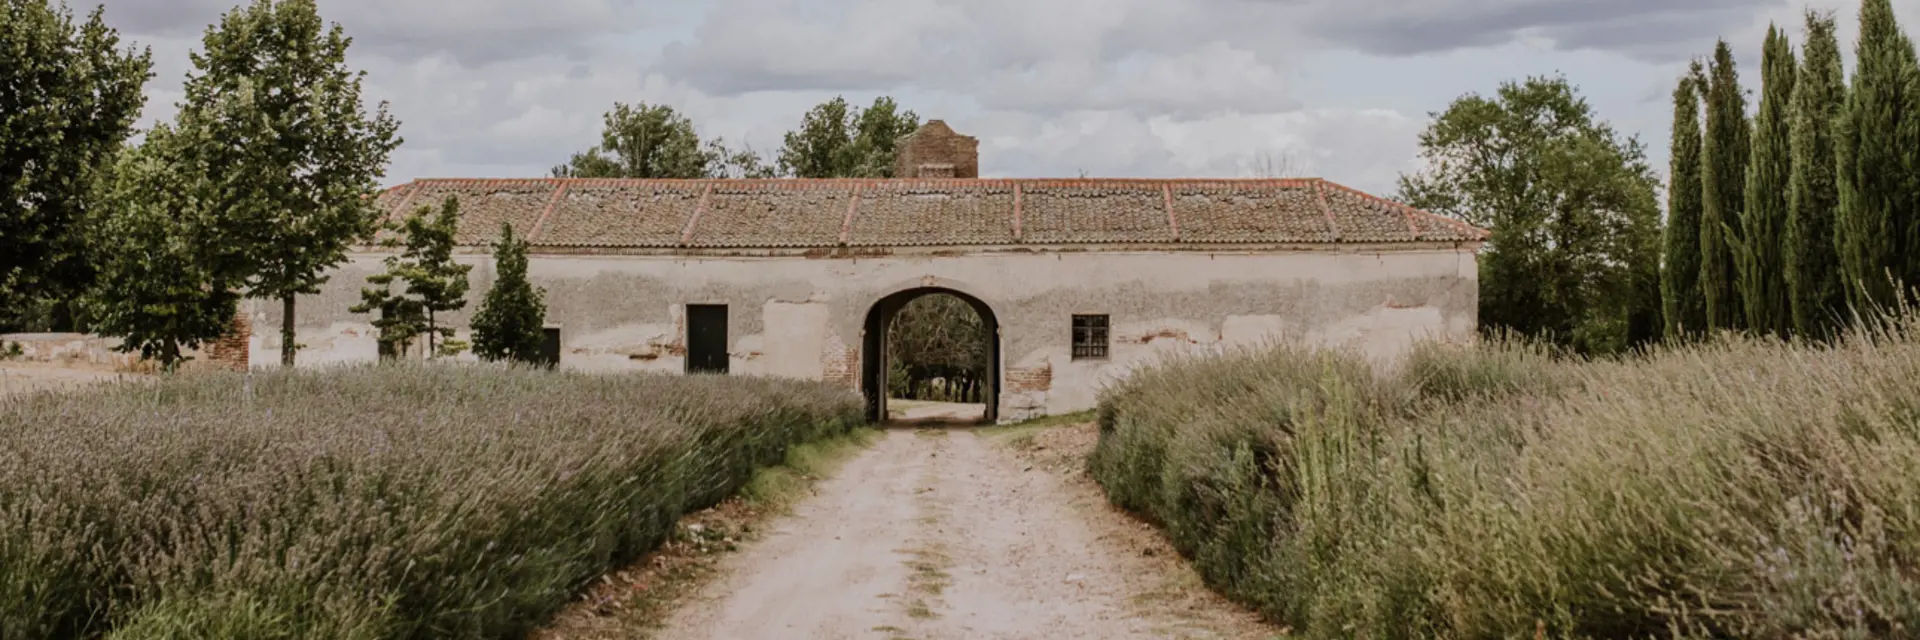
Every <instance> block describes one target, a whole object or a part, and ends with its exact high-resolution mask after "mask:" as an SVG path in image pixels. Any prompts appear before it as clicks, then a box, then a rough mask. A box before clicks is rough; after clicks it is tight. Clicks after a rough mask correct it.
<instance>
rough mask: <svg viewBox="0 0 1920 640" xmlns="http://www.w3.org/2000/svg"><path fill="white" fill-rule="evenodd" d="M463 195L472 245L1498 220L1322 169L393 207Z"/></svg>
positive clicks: (1468, 229)
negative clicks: (1424, 205) (511, 239)
mask: <svg viewBox="0 0 1920 640" xmlns="http://www.w3.org/2000/svg"><path fill="white" fill-rule="evenodd" d="M448 196H454V197H458V198H459V199H460V212H461V221H460V231H459V234H458V240H459V242H460V243H461V244H463V245H480V244H485V243H488V242H492V241H493V240H494V239H495V237H496V236H498V235H499V230H500V224H501V222H503V221H504V222H506V223H508V224H511V225H512V226H513V227H514V229H515V230H516V231H518V232H520V233H523V234H525V235H526V237H528V238H529V239H530V241H531V243H532V244H533V245H534V246H536V247H542V246H544V247H555V248H560V247H577V248H679V247H685V248H782V247H784V248H830V247H841V246H850V247H903V246H981V245H1019V244H1028V245H1098V244H1109V245H1113V244H1125V245H1137V244H1170V243H1177V244H1272V243H1285V244H1292V243H1369V244H1372V243H1397V242H1473V241H1481V240H1485V239H1486V236H1487V232H1486V231H1484V230H1481V229H1477V228H1474V227H1472V226H1470V225H1467V224H1465V223H1462V222H1459V221H1456V220H1453V219H1450V218H1445V217H1442V216H1439V215H1435V214H1432V213H1428V212H1425V211H1421V210H1418V209H1414V208H1412V207H1408V206H1406V205H1403V204H1399V203H1396V202H1393V201H1390V200H1386V199H1383V198H1379V197H1375V196H1372V195H1368V194H1366V193H1362V192H1360V191H1356V190H1354V189H1350V188H1347V187H1343V186H1340V185H1338V184H1334V183H1332V182H1327V181H1325V180H1320V179H1277V180H1267V179H1260V180H1129V179H1078V180H1030V179H1013V180H1003V179H985V180H978V179H905V180H852V179H849V180H799V179H775V180H593V179H525V180H420V181H417V182H412V183H409V184H404V185H400V186H397V187H394V188H392V189H388V190H387V191H385V192H382V193H381V194H380V195H379V198H378V199H377V202H378V206H379V207H380V208H381V209H382V210H383V211H384V212H386V214H387V215H389V216H392V215H397V214H399V213H402V212H411V211H413V210H415V209H418V208H419V207H422V206H438V205H439V203H440V202H441V201H442V200H443V199H445V198H446V197H448Z"/></svg>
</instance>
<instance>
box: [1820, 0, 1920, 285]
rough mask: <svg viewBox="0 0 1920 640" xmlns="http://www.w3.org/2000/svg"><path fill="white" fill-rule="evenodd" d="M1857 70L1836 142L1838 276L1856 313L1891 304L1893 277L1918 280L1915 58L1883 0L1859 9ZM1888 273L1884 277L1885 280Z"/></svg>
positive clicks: (1869, 0)
mask: <svg viewBox="0 0 1920 640" xmlns="http://www.w3.org/2000/svg"><path fill="white" fill-rule="evenodd" d="M1855 56H1856V58H1857V60H1858V69H1857V70H1856V71H1855V73H1854V76H1853V90H1852V91H1849V92H1848V93H1847V102H1846V107H1845V109H1844V110H1843V111H1842V114H1841V120H1840V126H1839V127H1838V134H1837V135H1836V136H1835V137H1836V139H1837V140H1838V142H1837V144H1836V145H1835V148H1836V151H1837V154H1836V155H1837V156H1838V158H1837V162H1836V164H1837V166H1838V169H1839V178H1840V179H1839V185H1840V189H1839V191H1840V216H1839V221H1838V228H1839V233H1838V234H1837V236H1838V239H1839V240H1838V242H1839V247H1838V249H1839V253H1840V268H1841V275H1842V277H1843V278H1844V280H1845V284H1846V288H1847V299H1848V301H1849V302H1850V303H1851V304H1852V305H1853V306H1854V309H1855V311H1857V312H1863V313H1864V312H1871V311H1874V310H1876V309H1885V308H1890V307H1892V306H1894V305H1895V304H1897V297H1896V294H1897V291H1898V290H1897V289H1896V288H1895V286H1894V281H1893V279H1897V280H1900V281H1901V282H1903V283H1906V285H1905V286H1912V285H1913V283H1915V282H1920V269H1916V268H1915V267H1916V266H1920V256H1916V255H1914V251H1915V250H1920V241H1917V240H1916V238H1915V235H1916V234H1917V233H1920V229H1916V226H1915V218H1916V211H1915V209H1916V207H1917V206H1920V195H1917V194H1916V192H1917V191H1920V179H1916V176H1915V175H1914V174H1915V170H1916V169H1920V167H1916V166H1915V165H1916V164H1917V163H1920V156H1917V155H1916V154H1920V150H1915V149H1914V148H1913V147H1914V146H1916V145H1920V87H1916V86H1915V85H1916V84H1920V62H1916V60H1915V55H1914V50H1913V42H1912V41H1911V40H1908V39H1907V36H1906V34H1904V33H1902V32H1901V31H1900V26H1899V25H1898V24H1896V23H1895V22H1894V17H1893V6H1892V3H1891V2H1890V1H1889V0H1865V1H1864V2H1863V3H1862V4H1861V6H1860V43H1859V44H1858V45H1857V47H1856V49H1855ZM1890 278H1891V279H1890Z"/></svg>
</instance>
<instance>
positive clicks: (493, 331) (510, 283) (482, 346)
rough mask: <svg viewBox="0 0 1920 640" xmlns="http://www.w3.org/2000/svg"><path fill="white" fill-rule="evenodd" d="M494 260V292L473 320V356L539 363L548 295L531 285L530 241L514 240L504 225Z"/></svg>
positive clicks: (511, 232)
mask: <svg viewBox="0 0 1920 640" xmlns="http://www.w3.org/2000/svg"><path fill="white" fill-rule="evenodd" d="M493 260H494V280H493V288H491V289H489V290H488V291H487V297H486V298H485V299H484V300H482V301H481V302H480V310H479V311H478V312H476V313H475V314H474V316H473V353H474V354H475V355H478V356H480V358H481V359H482V360H487V361H502V360H505V361H511V362H520V363H532V362H538V361H539V360H540V341H541V338H543V337H544V336H543V332H544V331H545V324H544V322H545V320H544V319H545V318H546V315H547V305H546V302H545V301H544V300H543V298H544V297H545V292H543V291H541V290H540V289H537V288H534V286H533V284H532V283H530V282H528V281H527V241H526V240H522V239H517V238H515V237H514V236H513V226H512V225H509V224H506V223H501V224H500V239H499V240H498V241H496V242H495V243H494V245H493Z"/></svg>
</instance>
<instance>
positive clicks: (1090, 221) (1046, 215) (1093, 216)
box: [1021, 181, 1174, 244]
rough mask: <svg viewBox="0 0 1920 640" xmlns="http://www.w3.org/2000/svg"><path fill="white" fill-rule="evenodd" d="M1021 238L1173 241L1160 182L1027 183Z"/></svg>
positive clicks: (1059, 241) (1089, 241)
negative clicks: (1158, 183)
mask: <svg viewBox="0 0 1920 640" xmlns="http://www.w3.org/2000/svg"><path fill="white" fill-rule="evenodd" d="M1024 192H1025V193H1024V194H1022V195H1023V197H1022V200H1023V202H1022V203H1021V209H1022V210H1023V211H1022V214H1023V217H1024V219H1023V220H1022V225H1023V226H1024V229H1023V230H1022V231H1023V240H1024V241H1026V242H1030V243H1038V244H1093V243H1108V242H1115V243H1136V242H1172V241H1173V239H1174V237H1173V226H1172V225H1171V224H1169V223H1168V221H1167V209H1166V196H1165V190H1164V189H1163V188H1162V185H1157V184H1147V183H1144V182H1131V181H1116V182H1113V183H1111V184H1088V183H1086V182H1085V181H1076V182H1066V181H1062V183H1059V184H1048V183H1045V182H1040V183H1034V184H1029V185H1028V186H1027V187H1026V188H1025V189H1024Z"/></svg>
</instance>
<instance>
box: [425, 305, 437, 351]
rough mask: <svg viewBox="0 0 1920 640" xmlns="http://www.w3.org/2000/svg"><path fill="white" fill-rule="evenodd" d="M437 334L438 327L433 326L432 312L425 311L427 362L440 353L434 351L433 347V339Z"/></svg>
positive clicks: (430, 310)
mask: <svg viewBox="0 0 1920 640" xmlns="http://www.w3.org/2000/svg"><path fill="white" fill-rule="evenodd" d="M438 333H440V325H438V324H434V322H433V310H432V309H428V310H427V359H428V360H432V359H433V357H434V356H435V355H438V354H439V353H440V351H439V350H438V349H435V348H434V346H433V339H434V338H436V337H438V336H436V335H435V334H438Z"/></svg>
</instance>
